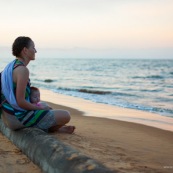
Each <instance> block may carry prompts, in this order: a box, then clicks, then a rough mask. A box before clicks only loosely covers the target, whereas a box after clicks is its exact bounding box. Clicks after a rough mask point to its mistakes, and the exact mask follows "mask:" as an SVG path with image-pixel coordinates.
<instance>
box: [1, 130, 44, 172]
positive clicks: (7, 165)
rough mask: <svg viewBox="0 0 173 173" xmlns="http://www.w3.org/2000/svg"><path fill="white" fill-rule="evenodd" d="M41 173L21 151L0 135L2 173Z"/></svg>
mask: <svg viewBox="0 0 173 173" xmlns="http://www.w3.org/2000/svg"><path fill="white" fill-rule="evenodd" d="M31 172H32V173H41V172H42V171H41V169H40V168H39V167H38V166H37V165H35V164H34V163H33V162H32V161H31V160H30V159H29V158H28V157H27V156H26V155H24V154H23V153H22V152H21V151H20V149H18V148H17V147H16V146H15V145H14V144H12V143H11V141H9V140H8V139H7V138H6V137H5V136H3V135H2V134H1V133H0V173H31Z"/></svg>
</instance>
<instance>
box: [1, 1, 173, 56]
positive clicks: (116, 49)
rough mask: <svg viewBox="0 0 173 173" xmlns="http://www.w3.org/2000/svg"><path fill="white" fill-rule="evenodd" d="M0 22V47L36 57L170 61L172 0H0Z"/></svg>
mask: <svg viewBox="0 0 173 173" xmlns="http://www.w3.org/2000/svg"><path fill="white" fill-rule="evenodd" d="M0 21H1V24H0V25H1V26H0V47H11V45H12V43H13V41H14V39H15V38H16V37H18V36H29V37H31V38H32V40H33V41H34V42H35V45H36V48H37V50H38V54H39V56H45V57H47V56H50V57H54V56H57V57H85V58H86V57H89V58H91V57H92V58H94V57H96V58H97V57H101V58H105V57H108V58H172V59H173V0H28V1H24V0H0ZM2 50H4V49H2V48H1V49H0V51H1V52H2Z"/></svg>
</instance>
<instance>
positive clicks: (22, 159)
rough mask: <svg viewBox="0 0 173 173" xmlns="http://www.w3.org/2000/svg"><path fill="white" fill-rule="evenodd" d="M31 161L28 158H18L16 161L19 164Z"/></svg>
mask: <svg viewBox="0 0 173 173" xmlns="http://www.w3.org/2000/svg"><path fill="white" fill-rule="evenodd" d="M30 162H31V161H30V160H29V159H28V158H21V159H18V160H16V163H17V164H19V165H25V164H28V163H30Z"/></svg>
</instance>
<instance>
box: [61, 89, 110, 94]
mask: <svg viewBox="0 0 173 173" xmlns="http://www.w3.org/2000/svg"><path fill="white" fill-rule="evenodd" d="M58 90H65V91H76V92H81V93H88V94H98V95H105V94H111V92H109V91H101V90H91V89H73V88H62V87H59V88H58Z"/></svg>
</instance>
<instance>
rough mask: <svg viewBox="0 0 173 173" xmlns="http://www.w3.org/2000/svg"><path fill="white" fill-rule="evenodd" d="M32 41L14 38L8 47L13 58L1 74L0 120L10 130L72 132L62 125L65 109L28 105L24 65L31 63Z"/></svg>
mask: <svg viewBox="0 0 173 173" xmlns="http://www.w3.org/2000/svg"><path fill="white" fill-rule="evenodd" d="M36 52H37V51H36V49H35V45H34V42H33V41H32V40H31V39H30V38H29V37H23V36H22V37H18V38H16V40H15V41H14V43H13V45H12V53H13V55H14V56H15V57H16V59H15V60H14V61H12V62H11V63H9V64H8V65H7V66H6V67H5V69H4V70H3V72H2V76H1V77H2V79H1V85H2V95H1V99H2V120H3V121H4V123H5V125H6V126H8V127H9V128H10V129H12V130H17V129H20V128H24V127H36V128H40V129H42V130H45V131H51V132H53V131H58V132H65V133H73V132H74V129H75V127H74V126H65V124H66V123H68V122H69V121H70V114H69V112H68V111H65V110H52V109H50V107H48V106H46V105H45V106H42V107H38V106H36V105H34V104H32V103H31V102H30V82H29V70H28V68H27V65H28V64H29V62H30V61H32V60H35V53H36Z"/></svg>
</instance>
